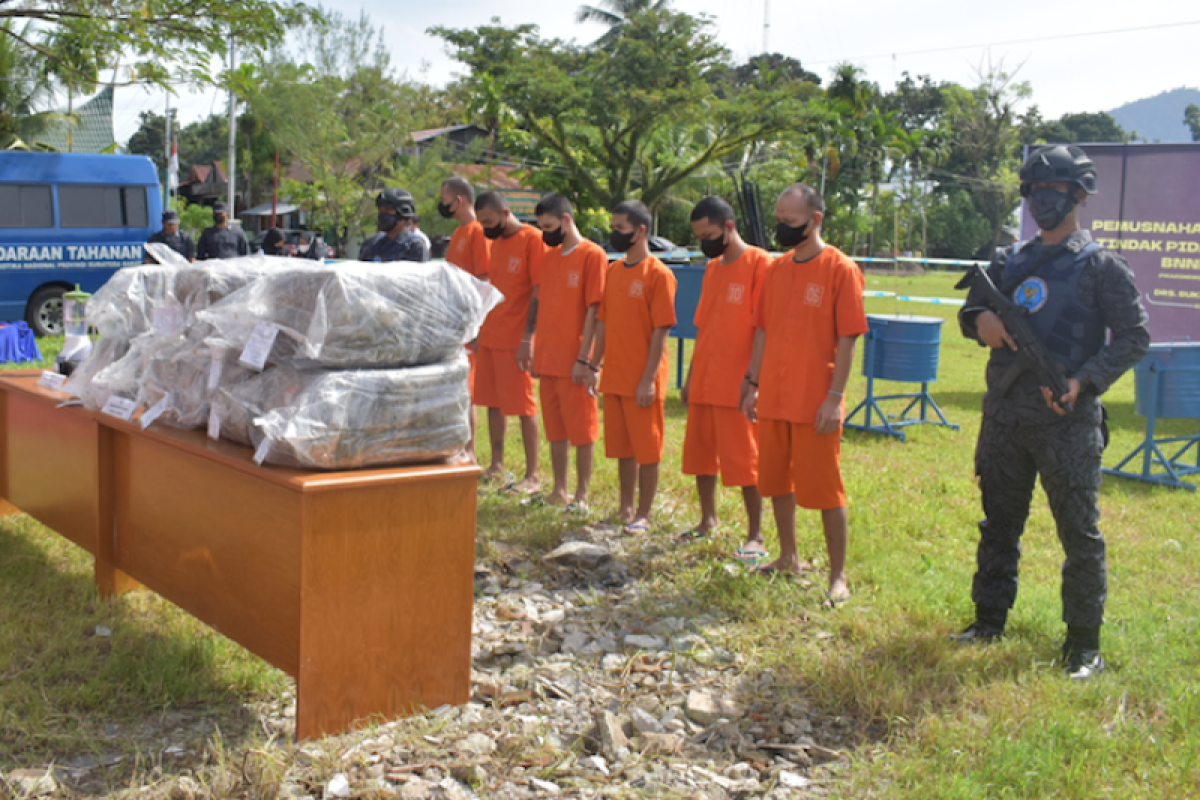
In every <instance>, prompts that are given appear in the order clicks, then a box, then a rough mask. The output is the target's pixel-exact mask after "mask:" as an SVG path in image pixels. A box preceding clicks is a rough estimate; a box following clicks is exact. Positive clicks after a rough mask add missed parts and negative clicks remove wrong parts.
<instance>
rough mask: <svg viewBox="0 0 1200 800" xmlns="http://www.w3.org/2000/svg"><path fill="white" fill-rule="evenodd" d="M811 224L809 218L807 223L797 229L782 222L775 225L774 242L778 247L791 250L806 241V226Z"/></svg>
mask: <svg viewBox="0 0 1200 800" xmlns="http://www.w3.org/2000/svg"><path fill="white" fill-rule="evenodd" d="M811 224H812V217H809V219H808V222H806V223H804V224H803V225H801V226H800V227H798V228H797V227H792V226H791V225H788V224H787V223H784V222H779V223H776V225H775V241H776V242H778V243H779V246H780V247H786V248H787V249H788V250H791V249H792V248H793V247H795V246H797V245H799V244H801V243H803V242H804V241H805V240H806V239H808V226H809V225H811Z"/></svg>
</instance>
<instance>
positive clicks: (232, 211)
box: [225, 33, 237, 222]
mask: <svg viewBox="0 0 1200 800" xmlns="http://www.w3.org/2000/svg"><path fill="white" fill-rule="evenodd" d="M236 67H237V62H236V55H235V52H234V45H233V34H232V33H230V34H229V76H230V78H231V79H232V77H233V70H234V69H235V68H236ZM236 175H237V99H236V98H235V97H234V94H233V85H232V83H231V84H230V86H229V161H228V164H227V169H226V175H225V177H226V179H227V181H228V184H229V220H230V222H232V221H233V220H234V219H236V218H237V204H236V202H235V198H236V197H237V194H236V192H235V190H234V189H235V187H234V184H235V183H236V180H237V178H236Z"/></svg>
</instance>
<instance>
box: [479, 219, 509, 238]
mask: <svg viewBox="0 0 1200 800" xmlns="http://www.w3.org/2000/svg"><path fill="white" fill-rule="evenodd" d="M503 233H504V223H503V222H501V223H500V224H499V225H497V226H496V227H494V228H484V229H483V235H484V236H486V237H487V238H489V239H499V238H500V236H501V234H503Z"/></svg>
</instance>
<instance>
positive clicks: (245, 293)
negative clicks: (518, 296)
mask: <svg viewBox="0 0 1200 800" xmlns="http://www.w3.org/2000/svg"><path fill="white" fill-rule="evenodd" d="M500 299H502V298H501V296H500V294H499V292H497V291H496V290H495V289H494V288H492V287H491V286H490V285H489V284H486V283H483V282H482V281H479V280H477V279H476V278H474V277H472V276H470V275H468V274H467V273H466V272H464V271H463V270H461V269H458V268H457V267H452V266H450V265H449V264H446V263H444V262H441V263H435V262H430V263H426V264H415V263H414V264H408V263H405V264H403V265H397V264H374V263H354V264H336V265H326V264H313V265H311V266H297V267H290V268H284V269H280V270H277V271H274V272H271V273H269V274H267V275H265V276H263V278H261V279H260V280H258V281H255V282H254V283H253V284H251V285H249V286H247V287H246V288H245V289H242V290H241V291H239V292H236V293H235V294H233V295H230V296H229V297H227V298H226V299H225V300H223V301H221V302H220V303H216V304H214V305H213V306H212V307H211V308H209V309H208V310H207V311H202V312H200V314H199V318H200V319H201V320H204V321H206V322H209V323H211V324H212V325H213V326H214V327H215V328H216V329H217V330H218V331H219V334H220V338H221V339H222V340H224V341H225V342H226V343H227V344H228V346H229V347H231V348H233V349H237V350H239V351H240V350H241V349H242V348H244V347H245V346H246V344H247V342H249V341H250V338H251V335H252V334H253V333H254V330H255V328H256V327H257V326H258V325H259V324H266V325H270V326H274V327H276V328H278V330H279V335H278V336H277V337H276V339H275V342H274V344H273V347H272V349H271V356H270V359H269V361H268V363H273V364H281V363H294V364H296V365H297V366H300V367H306V366H323V367H331V368H336V369H345V368H350V367H397V366H410V365H417V364H432V363H435V362H438V361H442V360H444V359H447V358H450V357H451V356H453V355H454V354H455V353H456V352H458V350H459V349H461V348H462V346H463V345H464V344H466V343H467V342H469V341H471V340H472V339H474V338H475V337H476V336H477V335H478V333H479V326H480V325H482V324H483V320H484V318H485V317H486V316H487V314H488V312H489V311H491V309H492V308H493V307H494V306H495V304H496V303H498V302H499V301H500Z"/></svg>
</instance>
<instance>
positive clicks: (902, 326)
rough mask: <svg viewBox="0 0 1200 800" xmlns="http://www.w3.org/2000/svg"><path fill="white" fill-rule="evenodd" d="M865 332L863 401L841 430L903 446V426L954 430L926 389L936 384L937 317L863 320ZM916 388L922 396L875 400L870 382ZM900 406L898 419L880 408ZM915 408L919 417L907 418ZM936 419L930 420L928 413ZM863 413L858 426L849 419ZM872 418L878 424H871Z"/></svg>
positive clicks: (939, 323)
mask: <svg viewBox="0 0 1200 800" xmlns="http://www.w3.org/2000/svg"><path fill="white" fill-rule="evenodd" d="M867 325H868V326H869V328H870V330H869V331H868V332H867V335H866V336H865V337H864V338H865V339H866V345H865V347H864V348H863V375H864V376H865V377H866V379H867V396H866V398H864V399H863V401H862V402H861V403H859V404H858V405H857V406H855V408H854V410H853V411H851V412H850V416H849V417H847V419H846V424H845V425H844V427H846V428H850V429H853V430H859V431H870V432H872V433H883V434H886V435H888V436H895V437H896V438H897V439H899V440H900V441H902V442H903V441H904V438H905V436H904V431H903V430H901V429H902V428H904V427H907V426H908V425H918V424H922V423H932V424H935V425H944V426H946V427H947V428H952V429H954V430H958V426H957V425H955V424H953V423H951V422H949V421H947V419H946V415H945V414H943V413H942V410H941V409H940V408H938V404H937V403H935V402H934V400H933V397H931V396H930V394H929V384H930V383H932V382H933V381H935V380H937V370H938V351H939V348H940V346H941V343H942V320H941V319H939V318H938V317H918V316H913V315H911V314H868V315H867ZM876 380H886V381H900V382H904V383H919V384H921V391H919V392H910V393H907V394H887V395H876V394H875V381H876ZM892 400H905V401H907V405H905V406H904V410H902V411H901V412H900V413H899V414H897V415H889V414H885V413H884V411H883V408H882V407H881V406H880V405H879V404H880V403H881V402H885V401H892ZM918 406H919V407H920V415H919V416H909V414H910V413H911V412H912V411H913V409H915V408H917V407H918ZM931 411H932V412H933V413H934V414H936V415H937V419H932V418H930V416H929V412H931ZM860 412H861V413H862V416H863V420H862V422H861V423H856V422H854V421H853V420H854V418H855V417H856V416H858V415H859V413H860ZM872 416H875V417H876V418H877V419H878V422H872Z"/></svg>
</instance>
